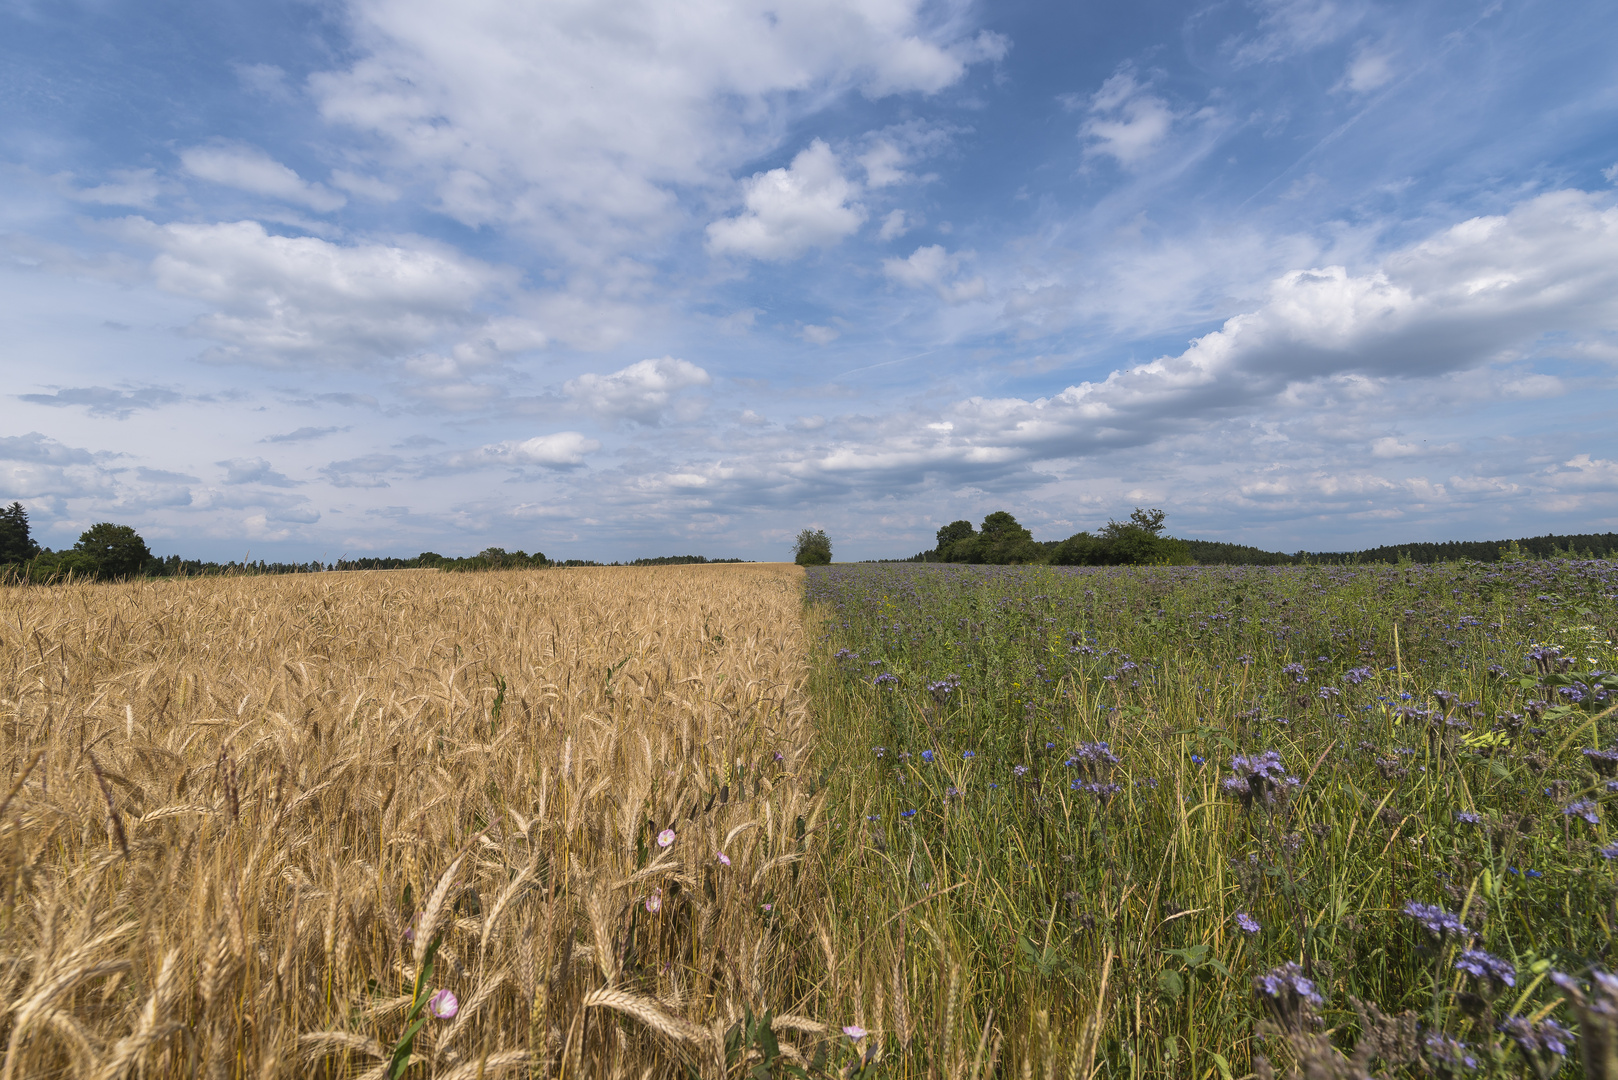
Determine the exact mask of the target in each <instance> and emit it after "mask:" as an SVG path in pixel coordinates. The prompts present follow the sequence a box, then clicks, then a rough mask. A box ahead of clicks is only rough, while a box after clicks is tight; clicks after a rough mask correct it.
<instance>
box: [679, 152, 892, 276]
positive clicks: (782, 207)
mask: <svg viewBox="0 0 1618 1080" xmlns="http://www.w3.org/2000/svg"><path fill="white" fill-rule="evenodd" d="M742 192H743V195H742V202H743V204H744V205H745V206H746V208H747V209H746V210H745V211H744V212H743V213H741V214H739V215H738V216H736V217H733V218H724V219H722V220H719V221H715V222H713V223H712V224H711V225H709V226H708V250H709V251H712V252H714V253H715V254H720V255H727V254H733V255H745V256H749V257H751V258H754V259H775V260H780V259H791V258H794V257H796V256H798V255H801V254H803V253H804V252H805V251H807V250H809V249H810V248H811V247H829V246H831V245H832V244H836V243H838V242H839V241H841V240H843V239H844V238H845V237H848V236H852V235H853V234H854V233H856V232H858V231H859V227H860V226H861V225H862V224H864V223H865V217H866V214H865V207H863V206H861V205H860V204H859V203H857V202H851V201H850V200H851V199H852V198H853V196H854V195H855V194H856V191H855V187H854V185H853V184H852V183H851V182H850V181H849V180H848V179H847V178H846V177H844V176H843V172H842V168H841V166H840V165H839V164H838V161H837V155H836V154H835V153H833V152H832V149H831V147H830V146H828V145H826V143H825V142H824V141H822V140H820V139H816V140H815V141H814V142H812V143H810V144H809V146H808V148H807V149H805V150H803V151H801V152H800V153H799V154H798V156H797V157H795V158H793V159H792V165H791V167H790V168H786V169H771V170H770V171H769V172H764V173H755V174H754V175H753V176H752V177H751V178H750V179H747V180H744V181H742Z"/></svg>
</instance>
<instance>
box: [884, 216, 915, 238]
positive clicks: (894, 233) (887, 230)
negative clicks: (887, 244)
mask: <svg viewBox="0 0 1618 1080" xmlns="http://www.w3.org/2000/svg"><path fill="white" fill-rule="evenodd" d="M909 231H910V223H909V222H908V221H907V220H906V218H905V212H904V211H903V210H890V211H888V215H887V217H885V218H883V219H882V227H881V228H880V229H878V230H877V232H876V237H877V239H878V240H897V239H898V238H899V237H901V236H903V235H904V234H905V233H907V232H909Z"/></svg>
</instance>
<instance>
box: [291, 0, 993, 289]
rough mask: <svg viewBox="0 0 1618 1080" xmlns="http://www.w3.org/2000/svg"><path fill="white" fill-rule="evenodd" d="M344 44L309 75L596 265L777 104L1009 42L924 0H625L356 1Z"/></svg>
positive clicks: (339, 114) (442, 191)
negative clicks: (348, 52) (348, 55)
mask: <svg viewBox="0 0 1618 1080" xmlns="http://www.w3.org/2000/svg"><path fill="white" fill-rule="evenodd" d="M352 18H353V23H352V31H353V36H354V42H355V45H356V55H357V57H358V59H356V60H355V61H354V62H353V63H352V64H350V65H347V66H345V67H343V68H341V69H339V70H334V71H330V72H326V73H321V74H317V75H315V76H314V77H313V78H312V79H311V80H310V83H309V86H310V89H311V92H312V93H313V94H314V96H315V98H316V99H317V101H318V102H319V105H320V108H321V110H322V113H323V114H324V116H325V117H326V119H327V120H328V121H331V122H334V123H339V124H345V125H349V126H351V127H355V128H358V129H361V130H363V131H367V132H374V133H375V134H377V135H379V136H380V137H381V139H382V140H383V141H384V145H386V146H390V147H392V148H393V150H394V154H393V160H394V164H395V165H396V166H397V167H398V168H399V169H400V170H409V171H411V172H413V173H414V174H415V175H416V176H417V177H419V178H420V179H421V180H422V181H423V182H425V183H427V184H429V185H431V186H433V187H435V188H436V190H437V191H438V195H439V199H440V201H441V206H442V208H443V209H444V210H445V211H446V212H447V213H450V214H451V215H453V216H455V217H456V218H458V219H459V220H461V221H463V222H464V223H466V224H470V225H481V224H486V223H494V222H500V223H507V224H521V225H525V226H528V227H530V228H532V229H534V230H536V231H537V232H539V233H541V234H542V235H543V236H544V237H545V238H546V239H548V240H550V241H551V242H552V243H553V244H554V245H555V246H556V247H557V248H559V249H560V250H561V251H562V252H563V253H564V254H565V255H566V256H568V257H571V258H574V259H576V260H578V261H579V262H580V263H584V264H589V265H596V264H598V263H599V262H600V261H601V259H602V257H603V255H604V253H609V252H621V251H631V250H636V249H638V248H640V247H641V246H643V245H644V243H645V242H646V241H647V239H648V238H650V237H653V236H656V235H660V234H662V233H664V232H665V231H666V230H667V229H669V228H671V227H677V226H678V224H679V220H680V218H679V213H678V209H677V200H676V198H675V196H674V195H673V194H672V189H673V187H674V186H676V185H679V186H691V185H695V186H699V187H700V186H715V185H717V184H718V183H720V182H722V181H724V180H725V179H726V178H728V177H729V176H730V174H731V173H732V172H733V170H734V169H735V168H736V167H737V165H738V164H740V163H742V162H745V161H748V160H750V159H753V158H756V157H757V156H758V155H759V154H761V153H766V152H768V151H769V150H770V149H771V148H772V146H773V145H774V139H775V138H776V137H777V134H776V133H778V132H779V131H781V130H783V128H784V126H785V124H787V123H790V122H791V121H792V120H794V119H797V118H801V116H802V115H805V114H807V112H809V111H811V110H813V109H816V108H819V107H821V105H823V104H824V102H826V101H827V100H828V99H829V98H831V97H833V96H835V95H837V94H840V93H845V92H848V91H859V92H863V93H865V94H867V95H869V96H872V97H883V96H887V95H892V94H911V93H920V94H931V93H936V92H937V91H939V90H942V89H944V88H946V87H948V86H951V85H954V84H955V83H957V82H958V81H960V79H961V78H962V76H963V75H964V74H965V73H966V71H967V69H968V68H969V67H970V66H971V65H973V64H977V63H983V62H987V61H992V60H995V59H998V58H999V57H1001V56H1004V55H1005V52H1006V49H1007V48H1008V46H1009V43H1008V42H1007V41H1006V40H1005V39H1004V38H1001V37H999V36H997V35H994V34H987V33H978V32H974V30H973V29H972V28H971V27H968V26H966V25H965V20H964V19H961V18H960V17H958V15H956V14H954V13H952V12H949V11H939V10H937V9H936V7H935V6H934V5H930V4H927V3H925V2H924V0H892V2H888V3H883V4H880V5H872V4H869V3H865V2H863V0H811V2H807V3H797V4H785V5H782V4H777V3H775V2H773V0H719V2H716V3H701V4H699V3H665V2H661V0H624V2H622V3H616V4H611V5H605V6H589V5H586V6H583V7H580V6H576V5H574V6H569V5H561V6H557V5H540V6H538V7H522V8H518V7H512V6H511V5H509V4H505V3H501V2H499V0H470V2H468V3H464V4H461V5H458V6H457V8H456V12H455V16H454V17H453V18H445V17H444V15H443V11H442V9H441V8H439V7H438V6H436V5H434V4H432V3H429V2H428V0H371V2H368V3H366V4H363V5H357V6H356V7H354V8H353V9H352Z"/></svg>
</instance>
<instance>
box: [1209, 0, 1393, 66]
mask: <svg viewBox="0 0 1618 1080" xmlns="http://www.w3.org/2000/svg"><path fill="white" fill-rule="evenodd" d="M1257 6H1258V8H1259V9H1260V10H1262V11H1263V12H1264V14H1263V16H1262V17H1261V18H1260V19H1259V24H1258V31H1259V32H1258V33H1257V35H1255V36H1252V37H1248V38H1245V39H1244V38H1232V39H1231V40H1230V41H1228V42H1226V47H1227V48H1228V49H1230V51H1231V53H1232V59H1233V60H1234V61H1235V62H1236V64H1237V65H1238V66H1241V65H1248V64H1258V63H1263V62H1265V61H1275V60H1285V59H1288V58H1289V57H1293V56H1297V55H1298V54H1300V53H1304V52H1308V51H1309V50H1311V49H1316V48H1319V47H1320V46H1322V45H1328V44H1330V43H1331V42H1333V41H1336V40H1337V39H1338V38H1340V37H1342V36H1343V35H1344V34H1346V33H1348V32H1349V31H1350V30H1351V29H1353V27H1354V26H1355V25H1356V24H1358V23H1359V21H1360V20H1361V19H1362V18H1363V17H1364V14H1365V12H1364V7H1363V5H1362V4H1360V3H1357V2H1355V0H1348V2H1342V0H1259V2H1258V4H1257Z"/></svg>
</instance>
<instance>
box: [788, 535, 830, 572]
mask: <svg viewBox="0 0 1618 1080" xmlns="http://www.w3.org/2000/svg"><path fill="white" fill-rule="evenodd" d="M792 561H793V562H795V563H797V564H798V565H799V566H825V565H826V564H827V563H829V562H831V537H829V536H827V535H826V530H825V529H805V530H803V531H802V532H800V533H799V534H798V539H797V540H795V541H794V542H793V544H792Z"/></svg>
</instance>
